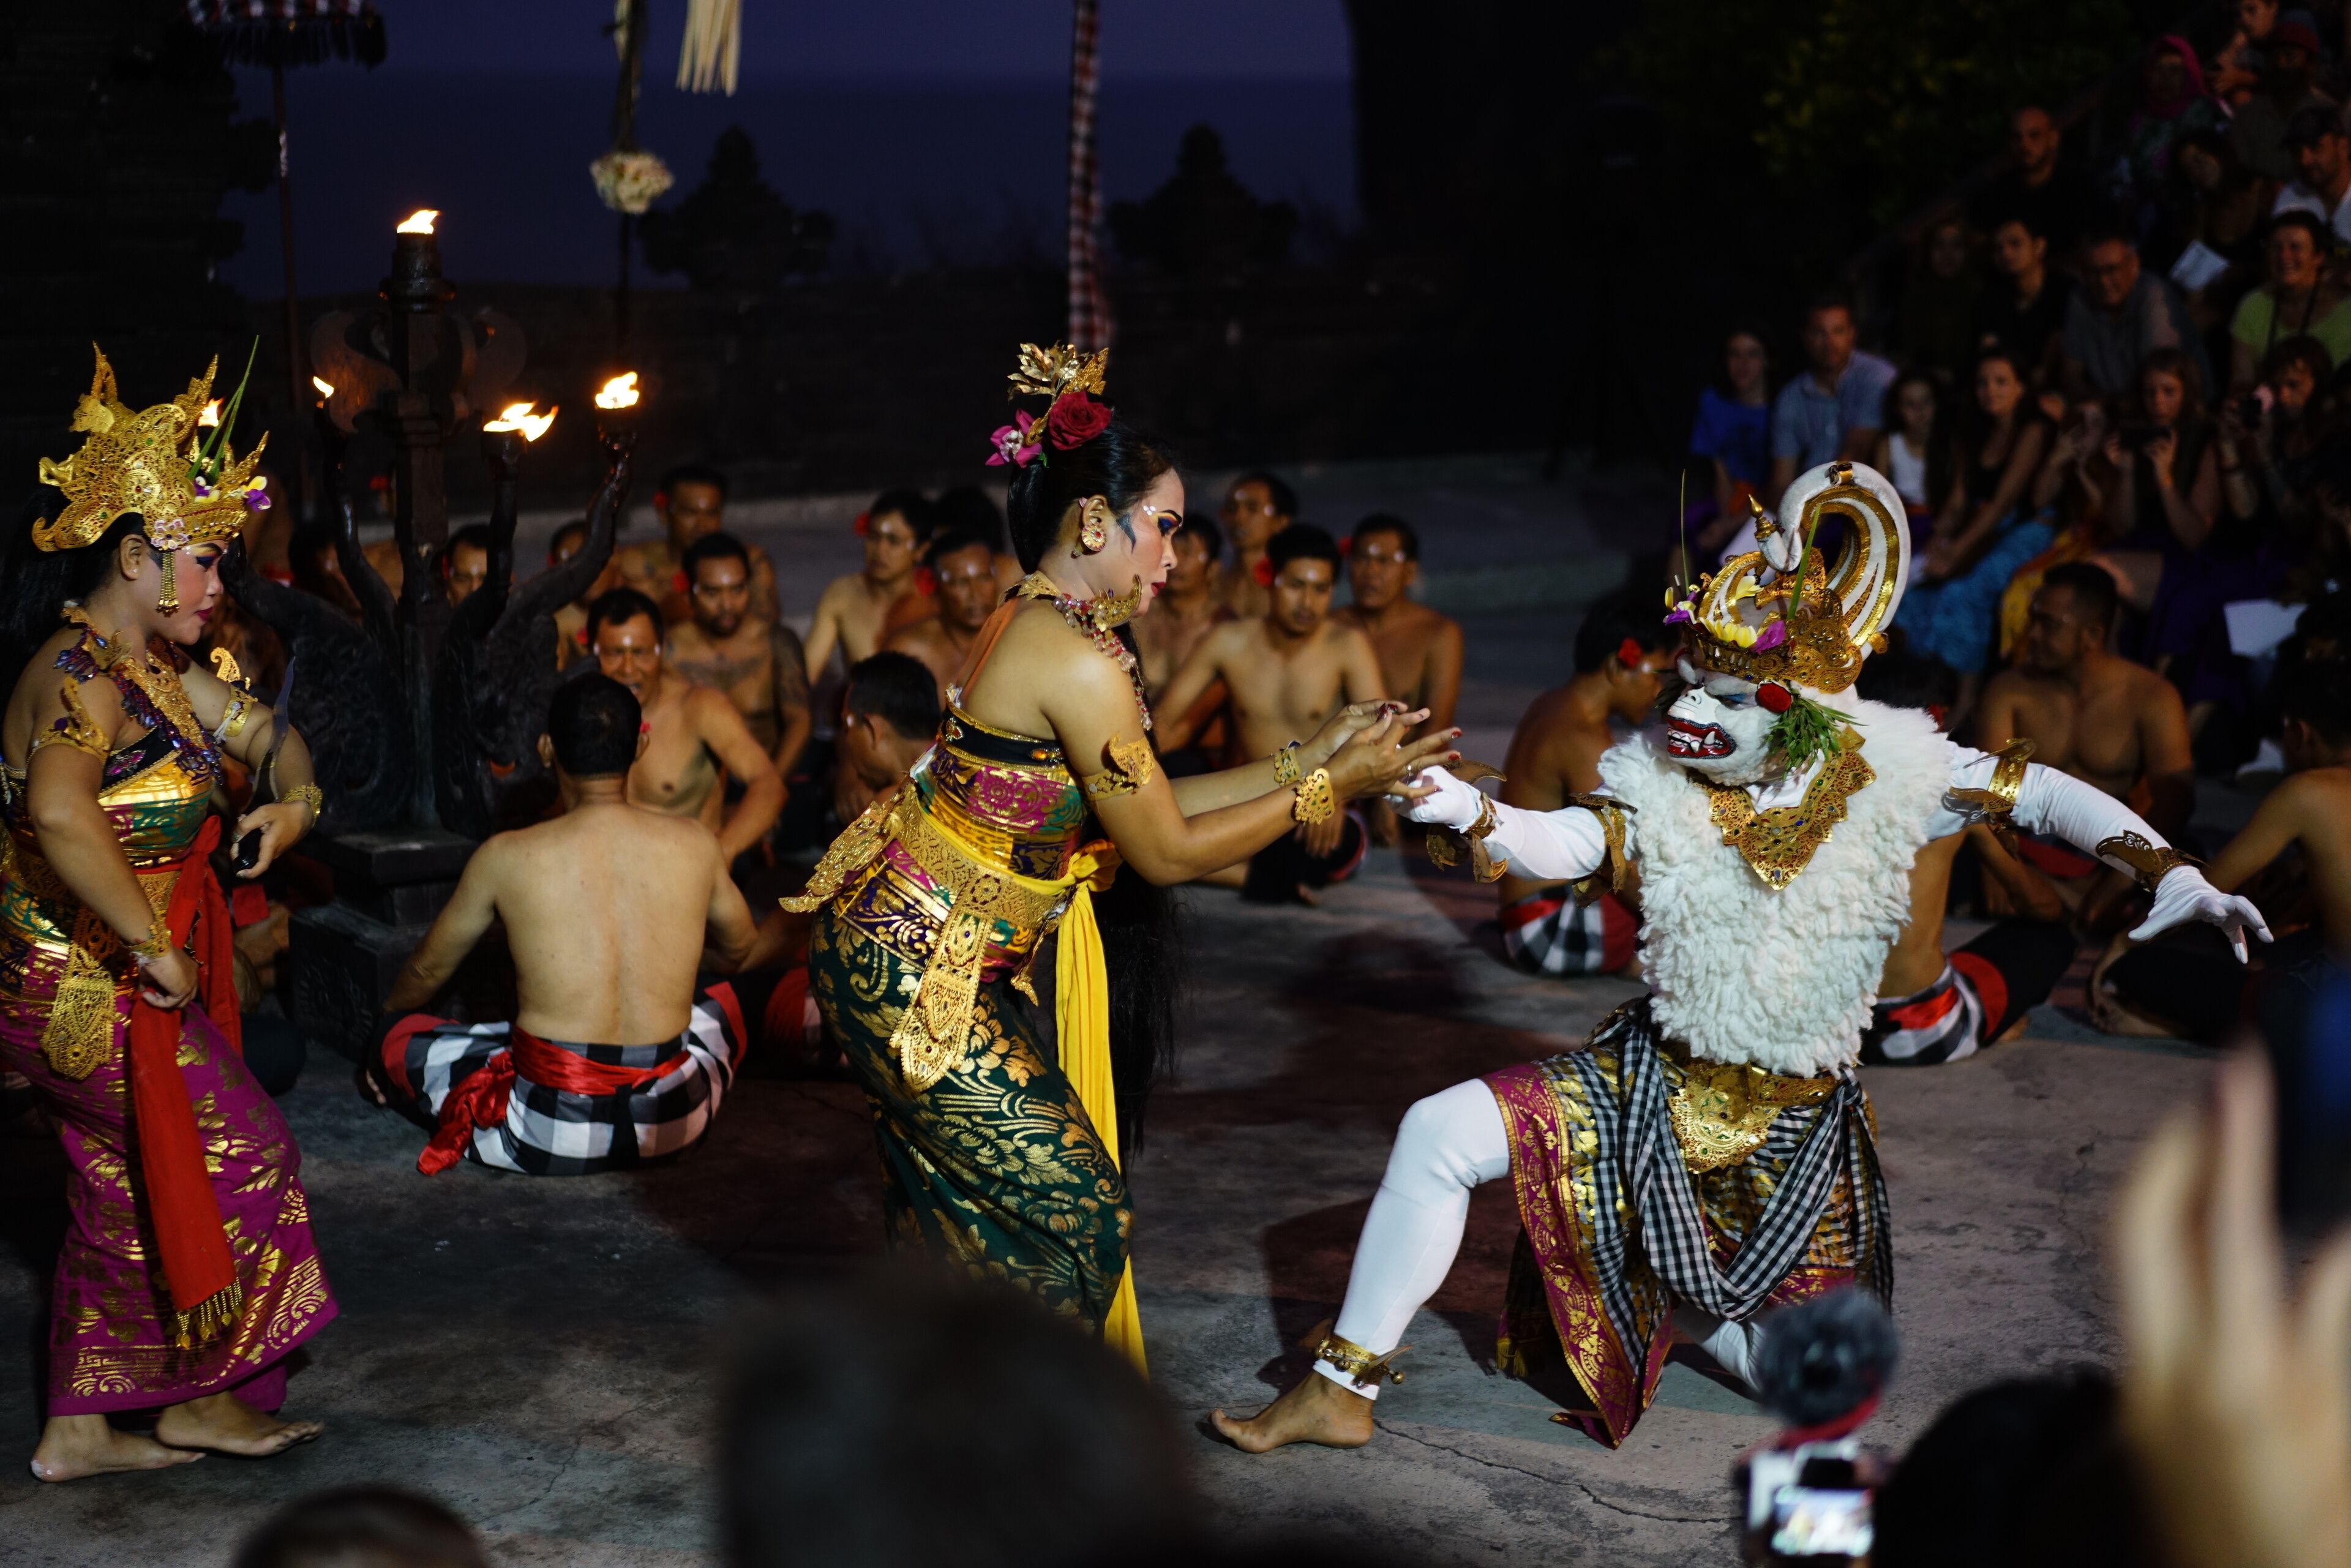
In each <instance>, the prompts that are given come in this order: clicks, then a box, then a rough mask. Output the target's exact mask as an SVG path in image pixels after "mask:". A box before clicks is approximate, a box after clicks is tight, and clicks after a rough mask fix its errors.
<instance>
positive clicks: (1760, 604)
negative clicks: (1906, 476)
mask: <svg viewBox="0 0 2351 1568" xmlns="http://www.w3.org/2000/svg"><path fill="white" fill-rule="evenodd" d="M1749 504H1750V506H1754V503H1752V502H1751V501H1750V503H1749ZM1791 507H1793V508H1794V509H1795V513H1796V524H1795V527H1794V528H1793V529H1792V530H1789V531H1787V532H1784V533H1783V531H1782V528H1780V526H1779V525H1778V524H1776V523H1775V522H1774V521H1773V520H1772V518H1771V516H1770V514H1768V513H1766V512H1765V511H1764V510H1763V509H1762V508H1761V507H1754V517H1755V532H1756V538H1757V539H1758V541H1759V547H1760V548H1758V549H1753V550H1750V551H1749V552H1748V553H1746V554H1745V555H1741V556H1735V557H1733V558H1732V559H1729V560H1727V561H1725V562H1723V563H1722V568H1721V570H1719V571H1716V572H1714V573H1712V574H1711V575H1709V576H1707V577H1702V578H1700V579H1699V580H1698V585H1697V587H1696V588H1695V589H1693V590H1690V591H1688V592H1687V594H1686V595H1675V594H1670V593H1669V594H1668V595H1667V603H1668V604H1671V605H1673V606H1674V611H1673V613H1672V614H1670V615H1668V616H1667V620H1668V621H1672V622H1687V624H1688V626H1689V628H1690V638H1689V642H1690V648H1689V653H1690V657H1691V660H1692V662H1694V663H1696V664H1700V665H1703V666H1704V667H1705V668H1707V669H1708V670H1712V671H1714V672H1716V673H1717V674H1727V675H1739V676H1741V677H1743V678H1745V679H1747V680H1750V681H1757V682H1765V681H1776V682H1779V683H1781V684H1782V685H1790V686H1802V687H1806V688H1808V689H1810V690H1813V691H1816V692H1823V693H1834V692H1841V691H1844V689H1846V688H1847V687H1848V686H1851V685H1853V683H1854V680H1855V677H1856V676H1858V675H1859V674H1861V665H1862V661H1863V660H1865V659H1866V658H1868V657H1869V655H1870V654H1872V653H1876V652H1877V651H1878V650H1879V649H1881V648H1883V647H1885V646H1886V635H1885V627H1886V623H1887V622H1890V621H1892V620H1893V619H1894V611H1895V607H1896V605H1897V604H1899V603H1900V602H1901V601H1902V590H1903V587H1904V585H1905V583H1907V580H1908V579H1909V576H1910V529H1909V524H1908V522H1907V519H1906V518H1905V517H1904V514H1903V510H1902V500H1901V497H1899V496H1898V495H1897V494H1896V492H1895V489H1894V486H1891V485H1889V484H1887V483H1886V478H1885V476H1883V475H1881V474H1879V473H1878V472H1877V471H1876V470H1875V469H1873V468H1867V467H1864V466H1862V465H1858V464H1854V463H1829V464H1824V465H1822V466H1820V467H1818V468H1815V469H1813V470H1812V472H1810V473H1808V474H1805V475H1804V476H1802V477H1801V478H1799V479H1798V480H1797V481H1796V482H1795V483H1794V484H1793V485H1791V486H1789V487H1788V494H1787V496H1786V497H1785V498H1784V499H1783V500H1782V503H1781V514H1782V516H1783V517H1784V516H1786V515H1787V513H1788V511H1789V509H1790V508H1791ZM1831 517H1841V518H1843V519H1844V524H1845V537H1844V548H1843V549H1841V550H1840V551H1839V552H1838V554H1837V559H1836V564H1835V565H1834V566H1830V565H1827V564H1825V563H1824V562H1823V559H1822V557H1821V552H1820V551H1819V550H1817V549H1814V548H1813V538H1814V536H1815V535H1816V534H1817V533H1818V532H1819V530H1820V528H1821V525H1822V524H1823V523H1824V522H1826V521H1827V520H1828V519H1829V518H1831Z"/></svg>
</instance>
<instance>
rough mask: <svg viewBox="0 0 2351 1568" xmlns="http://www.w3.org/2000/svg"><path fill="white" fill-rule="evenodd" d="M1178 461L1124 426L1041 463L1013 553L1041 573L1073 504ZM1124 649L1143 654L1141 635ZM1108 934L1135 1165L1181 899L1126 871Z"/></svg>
mask: <svg viewBox="0 0 2351 1568" xmlns="http://www.w3.org/2000/svg"><path fill="white" fill-rule="evenodd" d="M1174 469H1175V455H1174V454H1173V453H1172V452H1170V451H1169V450H1168V449H1167V448H1166V446H1165V445H1164V444H1161V443H1160V442H1158V441H1155V440H1154V439H1153V438H1151V437H1150V436H1147V435H1144V434H1140V433H1138V432H1136V431H1135V430H1134V429H1132V428H1131V427H1129V426H1128V425H1126V424H1124V423H1121V422H1120V421H1118V420H1115V419H1113V420H1112V421H1111V423H1110V424H1109V425H1108V426H1107V427H1106V428H1105V429H1104V430H1103V431H1102V434H1099V435H1097V436H1095V437H1094V438H1093V439H1092V440H1091V441H1088V442H1085V443H1084V444H1081V445H1078V446H1074V447H1071V448H1069V449H1068V450H1066V451H1065V450H1062V449H1061V448H1058V447H1055V448H1050V449H1049V450H1047V451H1045V452H1042V453H1040V454H1039V455H1038V457H1037V459H1036V460H1035V461H1034V462H1031V463H1029V465H1027V466H1026V467H1023V468H1019V469H1017V470H1015V471H1014V473H1013V476H1012V485H1011V489H1010V492H1009V494H1008V497H1007V500H1008V506H1007V508H1006V509H1007V511H1008V513H1009V521H1010V523H1011V528H1012V549H1013V553H1014V554H1016V555H1018V556H1019V558H1020V565H1021V568H1022V570H1028V571H1034V570H1037V563H1038V562H1039V561H1041V560H1043V559H1045V552H1046V551H1047V550H1049V549H1051V548H1052V546H1053V541H1054V540H1055V539H1056V538H1059V537H1060V535H1061V519H1062V517H1065V516H1066V515H1067V514H1068V512H1069V509H1070V507H1071V504H1072V503H1074V502H1078V501H1082V500H1084V499H1085V498H1086V497H1089V496H1100V497H1102V499H1103V500H1105V501H1107V502H1108V503H1109V504H1110V508H1111V510H1112V511H1113V512H1124V511H1125V510H1126V509H1127V508H1128V507H1132V506H1134V504H1135V502H1137V501H1139V500H1141V499H1142V498H1143V493H1144V491H1145V490H1148V489H1150V488H1151V486H1152V485H1153V484H1154V483H1155V481H1157V479H1158V478H1159V476H1161V475H1163V474H1166V473H1170V472H1172V471H1174ZM1118 635H1119V640H1120V641H1121V642H1123V643H1125V644H1126V645H1127V649H1128V651H1129V652H1133V651H1134V629H1133V628H1132V627H1126V626H1122V627H1120V628H1119V630H1118ZM1094 918H1095V920H1096V922H1097V923H1098V924H1099V925H1101V926H1102V962H1103V965H1104V967H1106V968H1107V969H1108V971H1109V976H1110V1056H1111V1076H1112V1079H1113V1082H1115V1083H1116V1085H1117V1087H1118V1140H1119V1148H1120V1152H1121V1153H1122V1155H1125V1156H1126V1157H1127V1158H1129V1159H1130V1160H1131V1159H1132V1157H1133V1154H1134V1150H1135V1149H1136V1148H1137V1147H1139V1146H1140V1145H1142V1142H1143V1113H1144V1106H1146V1105H1147V1104H1148V1103H1150V1099H1151V1089H1152V1084H1153V1082H1154V1081H1155V1079H1156V1078H1157V1077H1158V1075H1159V1073H1160V1072H1161V1071H1163V1070H1165V1069H1168V1068H1172V1067H1173V1066H1174V1065H1175V986H1176V980H1177V977H1178V976H1179V975H1180V974H1181V973H1182V970H1183V956H1182V935H1183V934H1182V928H1181V925H1180V922H1179V919H1178V912H1177V906H1176V903H1175V894H1174V893H1173V892H1172V891H1171V890H1169V889H1167V888H1164V887H1155V886H1154V885H1152V884H1151V883H1148V882H1145V881H1144V879H1143V878H1142V877H1141V876H1140V875H1138V874H1136V873H1135V872H1134V868H1132V867H1127V868H1124V869H1122V870H1121V871H1120V873H1119V874H1118V878H1117V880H1116V881H1114V882H1113V883H1111V886H1110V891H1108V892H1107V893H1105V894H1102V896H1101V897H1100V898H1097V899H1096V900H1095V901H1094Z"/></svg>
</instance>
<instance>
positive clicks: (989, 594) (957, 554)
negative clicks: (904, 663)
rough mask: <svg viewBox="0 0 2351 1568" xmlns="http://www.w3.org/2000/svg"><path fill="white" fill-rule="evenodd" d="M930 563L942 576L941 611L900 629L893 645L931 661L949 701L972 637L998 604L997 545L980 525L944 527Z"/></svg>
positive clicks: (933, 546) (936, 574)
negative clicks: (983, 531)
mask: <svg viewBox="0 0 2351 1568" xmlns="http://www.w3.org/2000/svg"><path fill="white" fill-rule="evenodd" d="M930 567H931V575H932V576H933V577H934V578H935V579H936V580H937V581H938V597H939V612H938V613H937V614H936V615H935V616H933V617H931V618H930V619H929V620H927V621H917V622H914V624H913V625H911V626H908V627H907V628H905V629H904V631H902V632H898V633H897V634H896V635H895V636H893V637H892V638H891V639H890V641H889V643H888V646H889V648H890V649H891V651H892V652H893V653H912V654H913V655H914V657H915V658H917V659H920V660H921V661H922V662H923V663H924V664H925V665H926V666H928V667H929V669H930V672H931V674H933V675H934V676H935V677H937V680H938V683H939V699H940V700H941V701H942V702H944V701H946V692H947V687H948V686H950V685H954V684H955V680H956V677H957V676H958V675H960V674H962V673H963V662H964V660H965V658H966V657H967V656H968V655H969V654H970V653H971V644H972V639H974V638H976V637H977V636H978V635H979V629H980V628H981V627H982V626H985V625H987V618H988V616H989V615H990V614H991V613H993V612H994V611H995V609H996V606H997V602H998V591H997V586H996V547H995V545H994V544H993V543H991V542H990V541H989V540H988V538H987V537H986V536H985V535H983V534H981V533H980V532H978V531H977V529H966V528H948V529H945V530H942V531H941V532H940V534H939V536H938V538H935V539H933V540H932V541H931V550H930Z"/></svg>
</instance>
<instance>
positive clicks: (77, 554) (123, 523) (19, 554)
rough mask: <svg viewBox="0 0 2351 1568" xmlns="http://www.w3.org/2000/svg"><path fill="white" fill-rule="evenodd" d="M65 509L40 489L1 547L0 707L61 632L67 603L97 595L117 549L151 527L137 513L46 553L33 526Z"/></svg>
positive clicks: (55, 497)
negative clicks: (51, 511)
mask: <svg viewBox="0 0 2351 1568" xmlns="http://www.w3.org/2000/svg"><path fill="white" fill-rule="evenodd" d="M64 504H65V498H64V497H61V496H59V495H58V494H57V492H56V491H55V490H52V489H50V488H49V487H48V486H39V487H37V489H35V490H34V492H33V493H32V495H31V496H30V497H27V498H26V502H25V504H24V506H23V507H20V508H19V509H18V512H17V516H16V526H15V527H14V528H10V529H9V530H8V537H7V538H6V540H5V543H0V702H5V700H6V694H8V693H13V692H14V691H15V690H16V681H17V679H18V677H20V676H21V675H23V674H24V673H25V665H26V663H28V662H29V661H30V660H31V659H32V657H33V654H34V653H35V652H36V651H37V650H38V649H39V647H40V645H41V644H42V643H46V642H47V641H48V640H49V638H50V636H51V635H52V634H53V633H54V632H56V631H57V618H58V616H59V615H60V614H61V613H62V612H64V610H65V607H66V603H67V601H68V600H83V599H87V598H89V596H90V595H91V594H92V593H94V592H96V591H98V587H99V584H100V583H102V582H104V581H105V580H106V574H107V572H108V571H109V570H111V569H112V568H113V565H114V558H115V551H116V549H118V548H119V547H120V545H121V543H122V541H123V540H124V539H126V538H129V537H130V536H131V535H132V534H134V533H137V532H139V531H140V530H141V529H142V528H145V527H146V526H147V524H146V519H145V518H143V517H140V515H139V514H138V513H136V512H125V513H124V514H123V515H122V516H120V517H117V518H115V519H114V521H113V523H112V524H111V525H110V526H109V527H108V528H107V530H106V532H104V533H102V534H100V535H99V537H98V538H96V539H95V540H93V541H92V542H91V543H89V544H86V545H84V546H82V547H81V548H80V549H60V550H45V549H41V548H39V547H38V546H37V545H36V544H34V543H33V526H34V525H35V524H36V523H38V522H39V521H41V518H42V514H43V513H44V512H46V511H47V509H48V508H49V507H62V506H63V505H64Z"/></svg>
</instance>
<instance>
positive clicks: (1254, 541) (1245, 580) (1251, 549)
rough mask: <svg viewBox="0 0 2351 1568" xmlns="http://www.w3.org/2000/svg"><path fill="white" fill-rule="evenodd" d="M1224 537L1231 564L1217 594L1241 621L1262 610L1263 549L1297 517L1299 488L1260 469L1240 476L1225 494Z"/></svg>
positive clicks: (1265, 572) (1264, 586) (1266, 566)
mask: <svg viewBox="0 0 2351 1568" xmlns="http://www.w3.org/2000/svg"><path fill="white" fill-rule="evenodd" d="M1223 517H1224V519H1225V535H1226V537H1227V538H1229V539H1230V540H1231V541H1232V546H1233V564H1232V567H1231V569H1230V570H1228V571H1227V572H1226V573H1225V575H1224V581H1223V583H1222V584H1221V585H1220V587H1219V590H1218V596H1219V597H1220V598H1221V599H1222V600H1223V601H1224V605H1225V608H1226V609H1228V610H1229V611H1231V612H1233V613H1234V614H1235V615H1237V616H1238V617H1240V618H1241V619H1242V620H1244V621H1247V620H1251V619H1253V618H1255V617H1257V616H1259V615H1262V614H1264V613H1265V607H1266V589H1267V583H1266V577H1267V575H1268V573H1270V570H1272V569H1271V567H1270V565H1269V564H1268V563H1267V561H1266V558H1265V548H1266V546H1267V545H1268V544H1269V543H1270V542H1271V540H1272V538H1273V536H1274V535H1276V534H1278V533H1280V532H1281V530H1282V529H1284V528H1288V527H1289V526H1290V524H1291V523H1293V522H1295V521H1297V520H1298V492H1297V491H1295V490H1293V489H1291V488H1290V486H1288V485H1286V484H1284V483H1282V481H1281V480H1280V479H1279V478H1277V477H1276V476H1273V475H1271V474H1269V473H1266V472H1265V471H1264V470H1262V469H1259V471H1257V472H1255V473H1251V474H1244V475H1242V476H1240V477H1239V478H1238V479H1236V480H1234V481H1233V482H1232V486H1231V487H1230V488H1229V489H1228V490H1226V492H1225V505H1224V511H1223Z"/></svg>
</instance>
